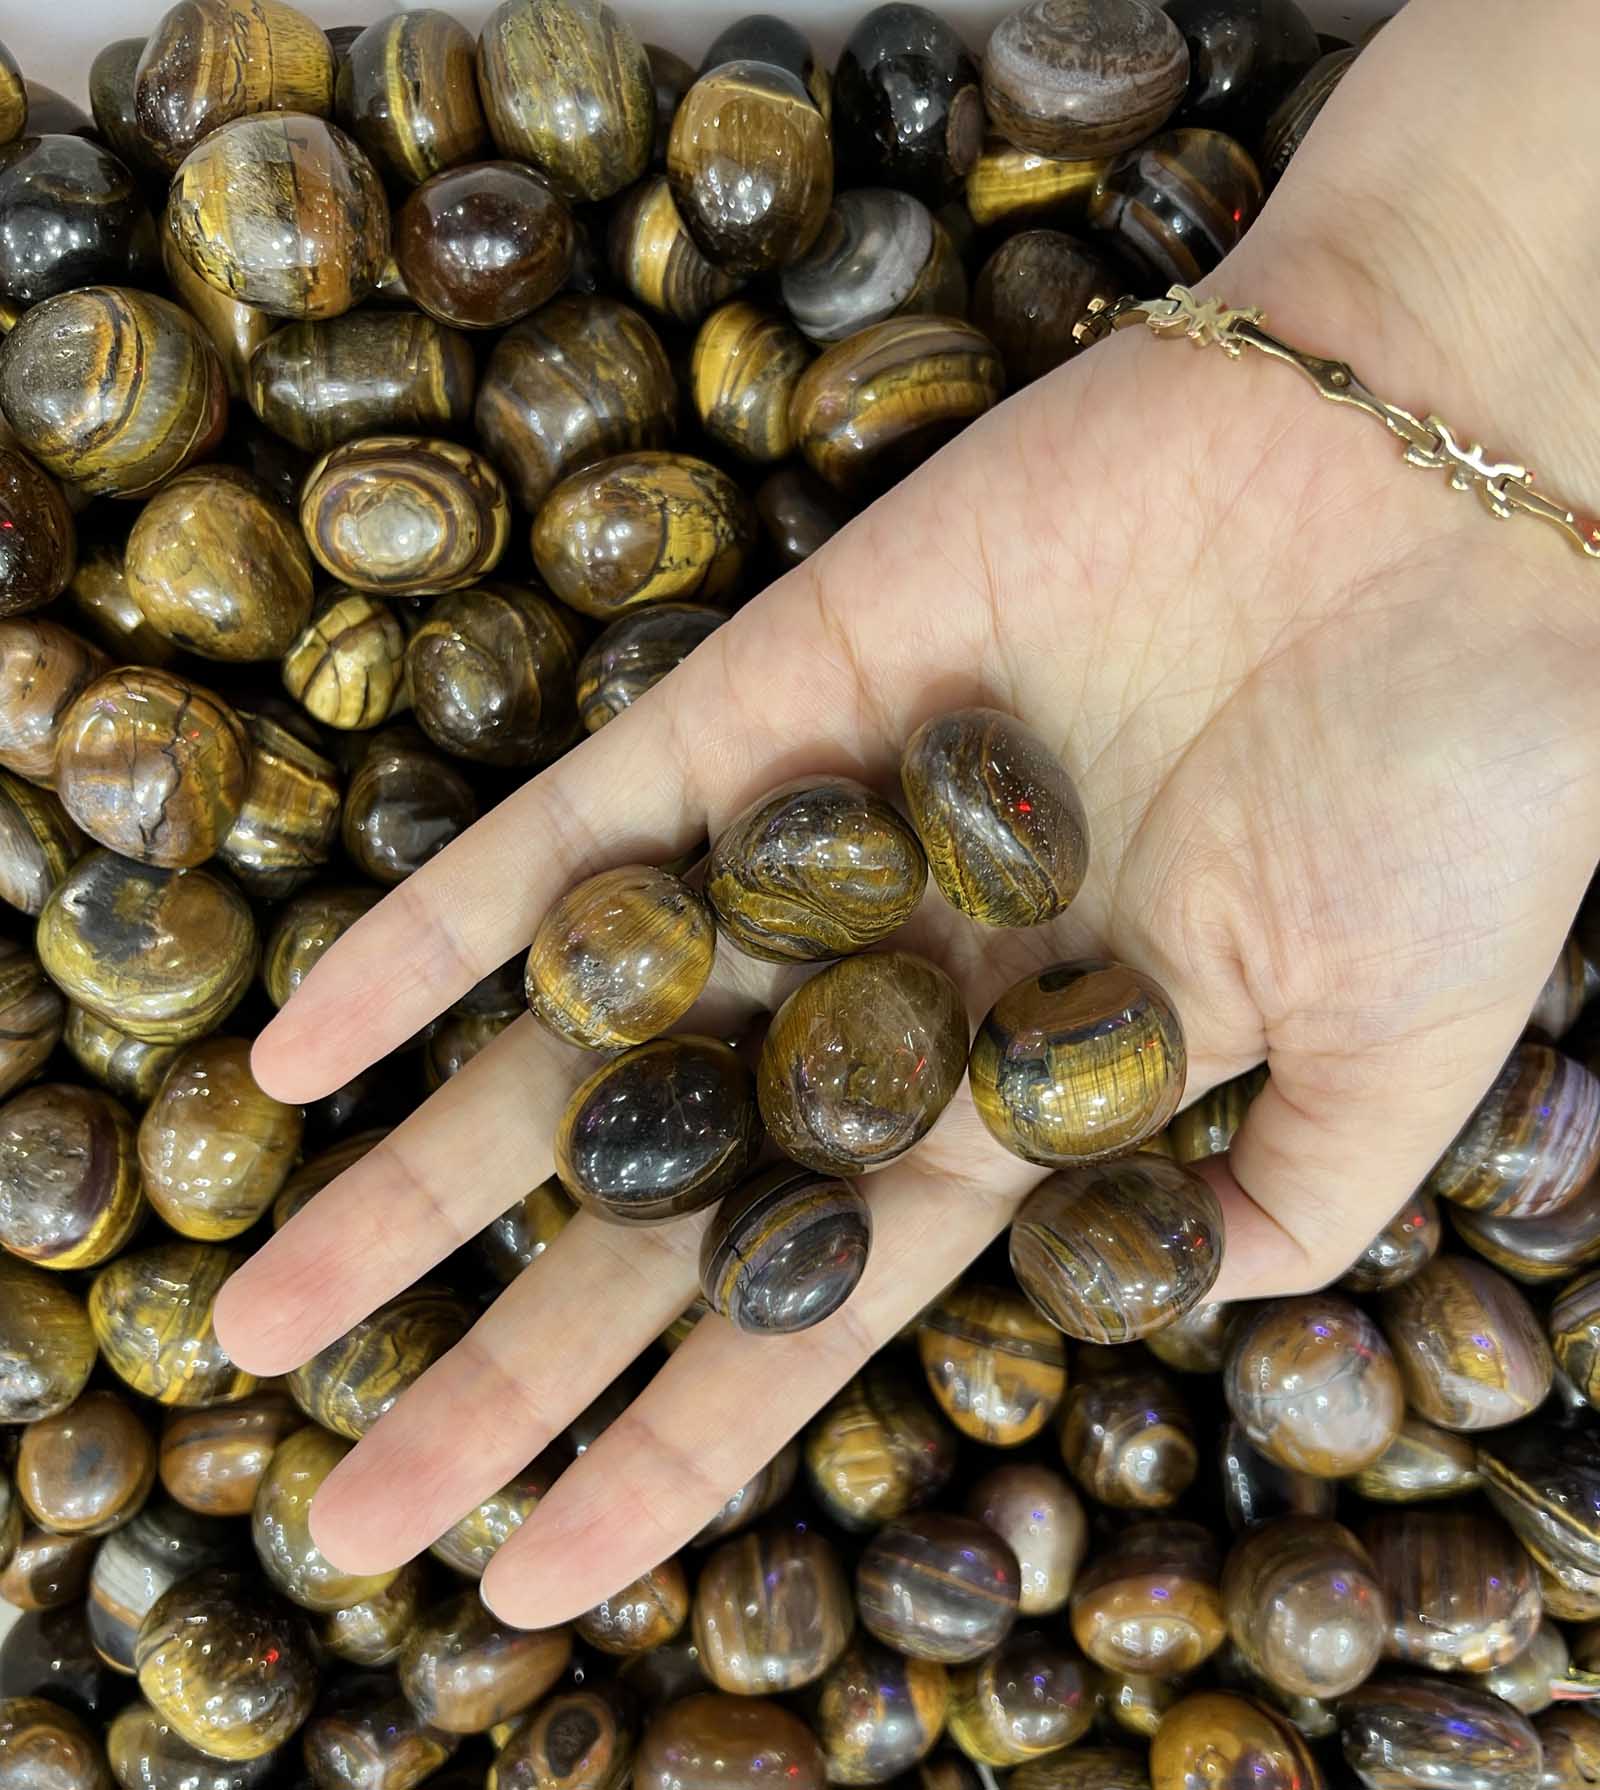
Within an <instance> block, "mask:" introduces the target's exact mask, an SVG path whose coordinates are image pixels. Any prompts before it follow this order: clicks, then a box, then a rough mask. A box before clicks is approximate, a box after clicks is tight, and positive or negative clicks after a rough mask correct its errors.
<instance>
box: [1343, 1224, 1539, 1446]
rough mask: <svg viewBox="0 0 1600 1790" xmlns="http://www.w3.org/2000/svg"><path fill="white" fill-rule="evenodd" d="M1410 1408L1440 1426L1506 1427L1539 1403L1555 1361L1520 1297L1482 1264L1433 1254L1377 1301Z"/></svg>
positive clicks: (1537, 1323) (1456, 1257) (1514, 1289)
mask: <svg viewBox="0 0 1600 1790" xmlns="http://www.w3.org/2000/svg"><path fill="white" fill-rule="evenodd" d="M1378 1315H1379V1318H1380V1319H1381V1321H1382V1324H1383V1331H1384V1335H1385V1336H1386V1337H1387V1338H1388V1339H1389V1346H1390V1348H1391V1349H1393V1351H1394V1359H1395V1361H1396V1362H1397V1363H1398V1365H1399V1370H1400V1378H1401V1381H1402V1383H1403V1384H1404V1387H1405V1394H1406V1399H1407V1401H1408V1403H1409V1404H1410V1406H1411V1409H1412V1410H1413V1411H1415V1412H1416V1414H1417V1415H1418V1416H1419V1417H1425V1418H1427V1420H1428V1421H1429V1422H1430V1423H1437V1424H1439V1425H1440V1426H1441V1428H1444V1429H1451V1430H1478V1429H1492V1428H1494V1427H1496V1426H1497V1425H1499V1424H1504V1423H1514V1422H1515V1421H1516V1420H1517V1418H1519V1417H1525V1416H1526V1415H1527V1414H1528V1413H1529V1412H1530V1411H1533V1410H1535V1409H1536V1408H1537V1407H1538V1406H1539V1405H1540V1404H1541V1403H1543V1401H1544V1396H1545V1394H1546V1393H1547V1392H1548V1391H1549V1390H1550V1382H1551V1376H1552V1374H1553V1373H1554V1367H1555V1364H1554V1362H1553V1360H1552V1358H1551V1353H1550V1345H1549V1343H1548V1342H1546V1340H1545V1335H1544V1331H1543V1329H1542V1328H1541V1326H1540V1324H1539V1320H1538V1318H1537V1317H1536V1316H1535V1314H1534V1312H1533V1309H1532V1307H1531V1306H1530V1305H1529V1304H1528V1301H1527V1299H1526V1298H1525V1297H1524V1296H1523V1294H1522V1293H1521V1292H1520V1291H1519V1290H1518V1289H1517V1288H1516V1287H1515V1286H1513V1285H1512V1283H1511V1282H1510V1281H1509V1280H1507V1279H1505V1277H1504V1276H1503V1275H1500V1274H1497V1273H1496V1272H1495V1271H1494V1269H1493V1268H1491V1267H1489V1266H1488V1265H1487V1263H1484V1262H1480V1261H1476V1260H1474V1259H1473V1258H1472V1257H1470V1256H1438V1257H1436V1258H1435V1259H1434V1260H1433V1261H1431V1262H1430V1263H1429V1264H1428V1265H1427V1267H1426V1268H1424V1269H1422V1271H1421V1272H1420V1273H1418V1274H1416V1275H1414V1276H1413V1277H1412V1278H1411V1279H1410V1280H1408V1281H1406V1282H1404V1283H1403V1284H1402V1285H1400V1286H1398V1287H1393V1288H1391V1289H1390V1290H1389V1291H1388V1292H1387V1293H1384V1294H1383V1295H1382V1296H1381V1298H1380V1300H1379V1303H1378Z"/></svg>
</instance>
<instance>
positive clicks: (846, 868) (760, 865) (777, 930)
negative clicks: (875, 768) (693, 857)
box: [705, 777, 927, 963]
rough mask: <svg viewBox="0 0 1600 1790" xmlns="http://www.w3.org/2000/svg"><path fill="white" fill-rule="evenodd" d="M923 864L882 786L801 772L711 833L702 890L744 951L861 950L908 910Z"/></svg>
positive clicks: (813, 956) (798, 958)
mask: <svg viewBox="0 0 1600 1790" xmlns="http://www.w3.org/2000/svg"><path fill="white" fill-rule="evenodd" d="M926 882H927V864H926V862H925V860H924V858H923V855H922V849H921V847H920V846H919V845H918V843H917V840H916V837H915V835H914V834H913V833H912V831H911V829H910V828H909V827H908V826H907V825H906V823H905V821H904V820H903V819H902V818H901V817H900V815H899V814H898V813H896V811H895V810H894V809H893V808H892V807H891V806H890V805H889V804H888V803H887V802H886V801H884V800H883V798H882V797H881V796H878V795H875V794H874V793H873V792H872V791H871V790H869V789H867V788H866V787H865V786H864V785H862V784H860V783H857V782H855V781H854V780H853V779H851V778H848V777H805V778H799V779H797V780H795V781H794V782H792V783H785V784H781V785H780V786H779V787H778V788H777V789H775V790H772V791H770V792H769V793H768V794H766V795H763V796H760V797H758V798H757V799H756V800H755V801H754V802H752V803H751V804H750V805H749V806H748V807H747V808H745V809H744V810H743V811H742V812H741V813H739V814H737V815H736V816H735V817H734V818H733V819H732V820H731V821H729V823H728V825H727V826H726V827H725V828H724V829H723V830H722V832H721V833H720V834H719V835H718V837H717V840H716V843H715V844H714V845H713V846H712V849H711V857H710V860H709V862H708V863H707V865H706V873H705V891H706V899H707V900H708V901H709V902H710V903H711V907H712V910H713V912H714V913H715V914H716V917H717V923H718V926H719V927H720V929H721V931H722V932H723V934H724V935H725V936H726V937H727V938H728V939H730V940H731V941H732V943H734V944H735V945H737V946H738V947H739V949H740V950H741V951H744V952H746V953H747V954H748V955H750V956H752V957H759V958H762V959H764V960H766V961H767V962H771V963H785V962H800V963H810V962H816V961H818V960H820V959H824V958H829V957H839V956H843V955H846V954H848V953H850V952H853V951H862V950H865V949H866V948H867V947H868V946H870V945H874V944H878V943H880V942H881V941H882V940H884V939H886V938H888V937H889V935H890V934H891V933H894V932H898V931H899V929H900V928H901V927H902V926H903V925H904V924H905V923H906V921H907V920H909V919H910V918H911V916H912V915H913V914H914V913H915V912H916V910H917V907H918V905H919V904H920V902H921V900H922V892H923V889H924V887H925V885H926Z"/></svg>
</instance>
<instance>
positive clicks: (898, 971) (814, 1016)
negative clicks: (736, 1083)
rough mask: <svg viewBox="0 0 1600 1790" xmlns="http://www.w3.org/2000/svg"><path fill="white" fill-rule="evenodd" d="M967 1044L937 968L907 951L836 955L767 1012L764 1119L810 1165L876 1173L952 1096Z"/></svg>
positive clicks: (761, 1089)
mask: <svg viewBox="0 0 1600 1790" xmlns="http://www.w3.org/2000/svg"><path fill="white" fill-rule="evenodd" d="M966 1040H967V1013H966V1003H965V1002H964V1000H963V999H962V997H961V992H960V990H959V989H958V988H957V987H956V985H955V984H954V983H953V982H952V981H951V980H950V978H949V977H948V976H947V975H946V974H945V973H944V971H943V970H941V969H939V968H937V967H936V966H935V965H933V964H931V963H929V962H927V961H926V960H925V959H923V958H921V957H914V956H912V955H911V954H910V953H908V952H904V951H884V952H876V953H868V954H867V955H864V956H861V957H846V958H843V959H841V960H840V961H839V962H838V963H836V964H833V965H831V966H830V967H829V968H827V969H825V970H822V971H820V972H819V973H818V974H817V975H815V976H813V977H812V978H811V979H810V980H809V981H808V982H804V983H802V984H801V986H800V987H799V988H797V989H796V990H795V992H794V993H793V994H792V995H790V996H789V998H788V999H787V1000H786V1001H785V1002H784V1003H783V1005H782V1006H781V1007H780V1008H779V1009H778V1011H777V1013H776V1014H775V1015H774V1016H773V1020H772V1024H771V1027H770V1028H769V1030H768V1032H767V1037H766V1041H765V1043H764V1044H763V1045H762V1049H761V1062H760V1066H759V1069H758V1071H757V1077H756V1090H757V1097H758V1099H759V1101H760V1105H761V1117H762V1120H763V1122H764V1123H765V1125H766V1127H767V1130H768V1132H769V1133H770V1134H771V1136H772V1139H773V1141H774V1142H775V1143H776V1144H777V1145H778V1147H779V1148H780V1149H781V1150H783V1152H784V1153H785V1154H786V1155H788V1156H791V1157H793V1158H794V1160H795V1161H796V1162H801V1163H804V1164H805V1165H806V1166H807V1167H808V1168H814V1169H817V1170H820V1171H821V1172H823V1173H825V1174H842V1175H858V1174H862V1173H864V1172H867V1171H869V1170H871V1169H875V1168H881V1167H882V1166H883V1165H884V1164H886V1163H888V1162H892V1161H893V1160H894V1159H895V1158H896V1157H897V1156H900V1155H903V1154H904V1153H905V1152H906V1151H907V1150H909V1149H910V1148H911V1147H912V1146H913V1145H914V1144H916V1143H918V1142H920V1141H921V1139H922V1138H923V1137H925V1136H926V1135H927V1133H928V1132H929V1131H930V1130H931V1129H932V1128H933V1126H934V1124H935V1123H936V1122H937V1120H938V1118H939V1116H940V1115H941V1114H942V1113H943V1111H944V1109H945V1108H946V1107H947V1106H948V1105H949V1104H950V1101H951V1100H952V1099H953V1098H954V1096H955V1093H956V1090H957V1088H958V1087H959V1086H960V1085H961V1073H962V1057H963V1055H964V1050H965V1045H966Z"/></svg>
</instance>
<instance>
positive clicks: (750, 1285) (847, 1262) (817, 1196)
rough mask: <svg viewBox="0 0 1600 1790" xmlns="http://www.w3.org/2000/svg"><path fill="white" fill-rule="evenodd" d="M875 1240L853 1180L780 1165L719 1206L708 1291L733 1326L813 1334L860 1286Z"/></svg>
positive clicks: (705, 1275)
mask: <svg viewBox="0 0 1600 1790" xmlns="http://www.w3.org/2000/svg"><path fill="white" fill-rule="evenodd" d="M871 1245H872V1215H871V1213H870V1211H869V1210H868V1207H867V1203H866V1201H865V1200H864V1199H863V1198H862V1197H861V1195H860V1194H859V1193H858V1192H857V1191H856V1189H855V1188H854V1187H853V1186H852V1185H851V1184H850V1183H849V1182H847V1181H840V1180H836V1179H832V1178H830V1177H827V1176H824V1175H818V1174H817V1173H815V1172H814V1171H813V1170H810V1169H797V1168H794V1167H792V1166H790V1165H788V1164H780V1165H779V1166H778V1167H776V1168H773V1169H769V1170H768V1171H767V1172H766V1173H764V1174H761V1175H758V1176H756V1177H755V1179H754V1180H752V1181H747V1182H746V1183H745V1184H744V1185H743V1186H742V1187H740V1188H737V1189H735V1191H734V1192H733V1193H731V1194H729V1195H728V1197H727V1198H726V1199H725V1200H724V1201H723V1202H722V1204H721V1206H720V1207H718V1209H717V1215H716V1218H715V1219H714V1220H713V1222H712V1224H711V1226H710V1227H709V1228H708V1230H707V1231H706V1234H705V1238H704V1240H703V1242H702V1244H701V1250H700V1287H701V1291H702V1292H703V1293H704V1295H705V1299H706V1303H707V1304H708V1305H709V1306H710V1307H711V1309H712V1310H713V1311H716V1312H720V1313H721V1314H722V1316H723V1317H725V1318H727V1319H728V1321H729V1322H730V1323H731V1324H732V1325H733V1326H734V1328H735V1329H738V1330H745V1331H750V1332H753V1333H754V1334H756V1335H758V1336H759V1335H789V1334H791V1333H792V1332H794V1331H797V1330H809V1329H810V1328H811V1326H812V1325H813V1324H820V1323H821V1322H822V1321H823V1319H824V1318H827V1317H831V1316H832V1315H833V1313H834V1312H836V1311H837V1310H838V1309H839V1307H840V1306H841V1305H843V1304H844V1302H845V1300H847V1299H848V1298H849V1297H850V1295H851V1294H852V1293H853V1292H854V1291H855V1288H856V1283H857V1282H858V1281H859V1280H860V1279H861V1276H862V1274H863V1272H864V1271H865V1269H866V1265H867V1252H868V1250H869V1249H870V1248H871Z"/></svg>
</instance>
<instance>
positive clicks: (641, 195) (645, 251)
mask: <svg viewBox="0 0 1600 1790" xmlns="http://www.w3.org/2000/svg"><path fill="white" fill-rule="evenodd" d="M606 259H607V261H608V263H609V265H610V268H611V273H612V276H613V277H614V278H615V279H616V280H617V282H618V283H619V284H620V285H622V286H624V287H626V289H627V290H628V292H629V293H630V294H632V296H633V297H634V298H636V299H638V301H639V302H640V303H641V304H644V305H648V306H649V307H650V309H651V310H653V311H658V312H660V313H661V314H662V315H664V316H666V317H670V318H671V319H672V320H673V321H674V322H677V323H684V324H693V323H698V322H699V321H700V319H701V318H702V317H704V316H705V314H706V313H707V312H708V311H710V310H713V309H714V308H715V307H716V306H717V305H720V304H722V303H723V302H724V300H726V299H729V298H732V297H733V295H734V293H736V292H737V291H738V290H739V288H740V287H741V286H742V285H743V284H744V281H743V280H742V279H741V278H740V277H739V276H738V275H737V274H734V273H730V272H729V271H728V270H727V269H726V268H722V267H718V266H716V265H715V263H713V262H711V261H708V260H707V259H706V257H705V256H704V255H703V254H701V252H700V250H699V248H698V247H697V246H696V244H695V240H694V238H693V237H692V236H691V235H690V234H689V232H688V230H687V229H686V228H685V227H684V222H683V218H682V217H681V216H680V214H679V211H678V207H677V205H676V203H675V202H674V200H673V197H672V188H671V186H670V185H669V183H668V181H667V177H666V175H665V174H647V175H646V176H645V178H644V179H643V180H641V181H638V182H637V183H636V184H635V185H634V186H632V187H631V188H630V189H629V190H628V191H627V192H626V193H624V194H623V195H622V197H621V198H620V199H618V200H617V202H616V204H615V206H613V208H612V212H611V223H610V227H609V229H608V231H607V235H606Z"/></svg>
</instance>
